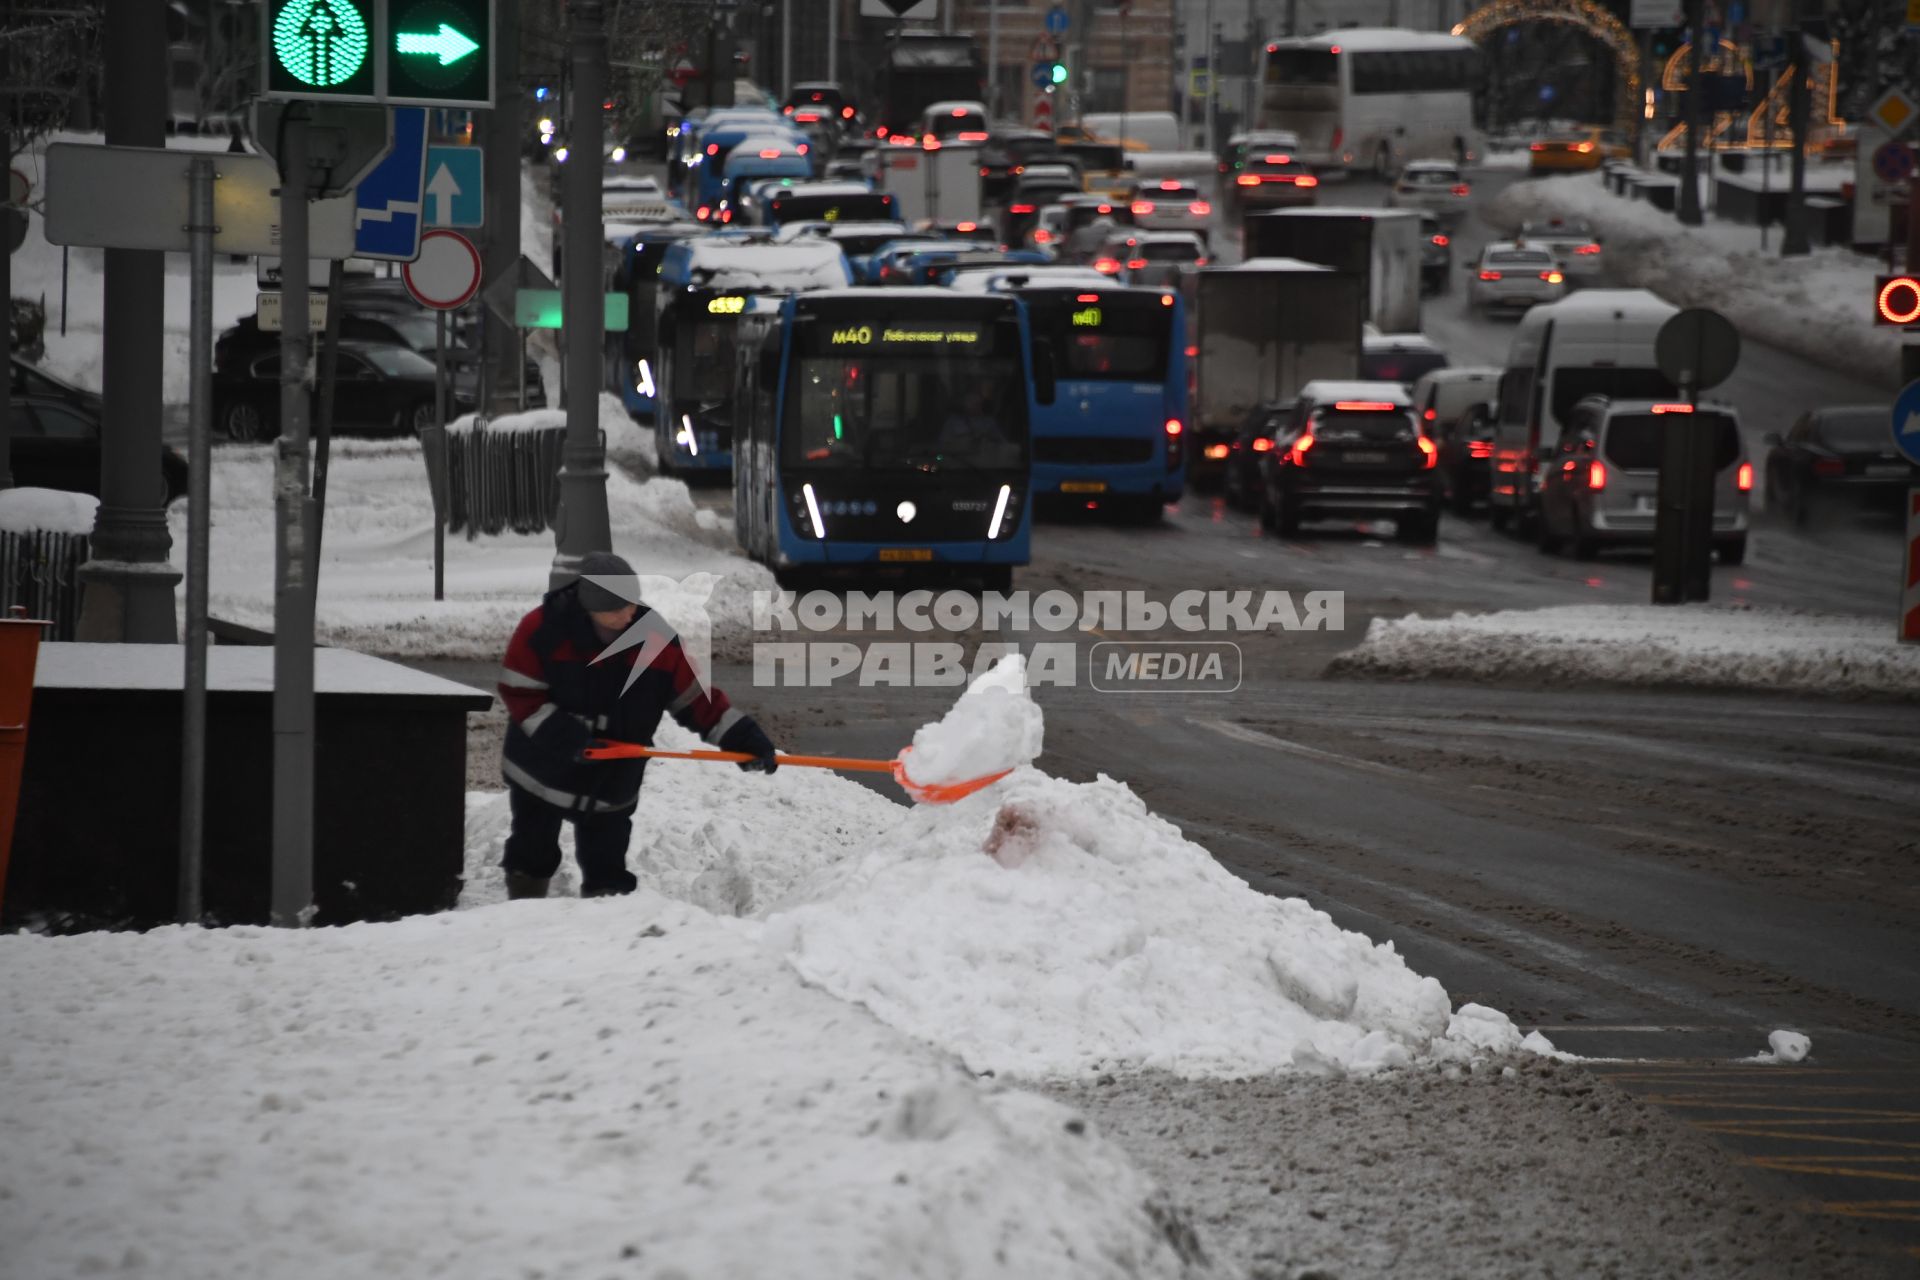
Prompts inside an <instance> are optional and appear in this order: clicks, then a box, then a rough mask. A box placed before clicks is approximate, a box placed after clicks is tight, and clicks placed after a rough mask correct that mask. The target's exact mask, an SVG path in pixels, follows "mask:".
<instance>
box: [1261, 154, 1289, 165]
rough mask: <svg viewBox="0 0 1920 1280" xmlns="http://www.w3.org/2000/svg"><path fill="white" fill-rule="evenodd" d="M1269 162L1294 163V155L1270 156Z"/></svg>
mask: <svg viewBox="0 0 1920 1280" xmlns="http://www.w3.org/2000/svg"><path fill="white" fill-rule="evenodd" d="M1267 163H1268V164H1292V163H1293V157H1292V156H1268V157H1267Z"/></svg>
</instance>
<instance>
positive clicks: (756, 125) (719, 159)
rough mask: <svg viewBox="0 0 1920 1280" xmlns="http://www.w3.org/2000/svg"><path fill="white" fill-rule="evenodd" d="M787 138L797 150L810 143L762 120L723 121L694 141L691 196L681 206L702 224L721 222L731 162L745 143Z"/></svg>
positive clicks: (778, 124) (687, 196)
mask: <svg viewBox="0 0 1920 1280" xmlns="http://www.w3.org/2000/svg"><path fill="white" fill-rule="evenodd" d="M779 136H785V137H787V138H789V139H791V141H792V142H793V143H794V145H795V147H796V150H797V148H798V147H799V146H800V145H803V144H804V143H805V142H806V139H805V138H804V137H801V136H800V135H799V134H797V133H794V132H792V130H791V129H789V128H787V127H786V126H785V125H784V124H782V123H773V124H768V123H766V122H764V121H761V120H721V121H719V122H718V123H716V124H710V125H709V127H707V128H704V129H702V130H701V131H700V133H699V135H698V136H697V137H696V138H695V139H694V144H695V148H696V150H695V152H694V154H693V157H692V158H691V160H689V162H688V163H689V165H690V166H691V167H690V168H689V169H688V170H687V194H686V195H685V196H684V197H683V198H682V201H681V203H683V204H685V205H687V206H688V207H689V208H691V209H692V210H693V216H694V217H695V219H697V220H698V221H701V222H718V221H719V220H720V214H721V205H722V204H723V203H724V202H725V200H726V198H727V161H728V160H730V159H732V157H733V152H734V148H736V147H738V146H739V145H740V144H741V143H743V142H747V141H749V140H752V141H754V142H756V144H757V142H758V140H759V139H762V138H768V137H779Z"/></svg>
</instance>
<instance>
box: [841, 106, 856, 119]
mask: <svg viewBox="0 0 1920 1280" xmlns="http://www.w3.org/2000/svg"><path fill="white" fill-rule="evenodd" d="M840 118H841V119H842V120H851V119H853V108H852V107H842V108H840Z"/></svg>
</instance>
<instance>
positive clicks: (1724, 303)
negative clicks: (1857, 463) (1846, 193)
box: [1485, 173, 1900, 388]
mask: <svg viewBox="0 0 1920 1280" xmlns="http://www.w3.org/2000/svg"><path fill="white" fill-rule="evenodd" d="M1485 217H1486V220H1487V221H1488V222H1489V223H1491V224H1492V225H1494V226H1496V227H1499V228H1501V229H1503V230H1505V231H1509V232H1510V231H1513V230H1515V229H1517V228H1518V227H1519V225H1520V224H1521V223H1522V222H1523V221H1526V220H1528V219H1534V218H1556V217H1557V218H1585V219H1586V220H1587V221H1589V222H1591V223H1592V224H1593V227H1594V230H1595V231H1596V232H1598V233H1599V235H1600V237H1601V239H1602V241H1603V242H1604V243H1605V246H1606V258H1607V268H1608V271H1609V273H1610V274H1611V276H1612V278H1613V279H1614V280H1615V281H1617V282H1618V283H1621V284H1623V285H1631V286H1635V287H1639V288H1644V289H1651V290H1653V291H1654V292H1655V293H1657V294H1659V295H1660V296H1661V297H1663V298H1666V299H1667V300H1668V301H1670V302H1674V303H1677V304H1678V305H1680V306H1686V307H1712V308H1714V309H1715V310H1717V311H1720V312H1722V313H1724V314H1725V315H1726V316H1727V318H1728V319H1730V320H1732V321H1733V323H1734V325H1735V327H1737V328H1738V329H1739V330H1740V332H1741V333H1742V334H1744V335H1745V336H1747V337H1750V338H1753V339H1755V340H1756V341H1760V342H1765V343H1767V344H1769V345H1771V346H1775V347H1778V348H1780V349H1781V350H1783V351H1792V352H1796V353H1798V354H1799V355H1802V356H1805V357H1806V358H1807V359H1809V360H1813V361H1816V362H1818V363H1821V364H1825V365H1830V366H1832V367H1834V368H1838V369H1845V370H1847V371H1849V372H1850V373H1852V374H1854V375H1855V376H1857V377H1859V378H1862V379H1864V380H1866V381H1868V382H1872V383H1876V384H1879V385H1882V386H1886V387H1889V388H1892V387H1895V386H1897V385H1898V375H1899V371H1900V332H1899V330H1897V329H1886V328H1875V327H1874V325H1873V323H1872V311H1871V307H1870V303H1871V300H1872V296H1873V277H1874V272H1875V269H1876V268H1875V262H1874V260H1873V259H1871V258H1865V257H1862V256H1860V255H1859V254H1856V253H1854V252H1852V251H1851V250H1849V249H1845V248H1823V249H1816V250H1814V251H1813V252H1812V253H1810V254H1808V255H1807V256H1805V257H1801V258H1782V257H1781V256H1780V234H1781V232H1780V228H1779V227H1773V228H1771V229H1770V231H1769V233H1768V234H1769V240H1768V243H1769V245H1770V248H1769V249H1767V250H1762V249H1761V247H1760V228H1758V227H1756V226H1744V225H1741V224H1739V223H1733V222H1723V221H1719V220H1717V219H1715V218H1714V217H1713V216H1712V215H1711V214H1709V215H1708V217H1707V221H1706V224H1705V225H1703V226H1699V227H1687V226H1682V225H1681V224H1680V222H1679V221H1678V220H1677V219H1675V218H1674V216H1673V215H1672V214H1670V213H1662V212H1661V211H1660V210H1658V209H1656V208H1654V207H1653V206H1652V205H1651V204H1648V203H1647V202H1645V201H1643V200H1629V199H1626V198H1625V197H1622V196H1616V195H1614V194H1612V193H1611V192H1609V191H1608V190H1607V188H1606V186H1605V184H1604V183H1603V182H1602V180H1601V175H1600V174H1598V173H1586V174H1577V175H1569V176H1565V177H1554V178H1537V179H1528V180H1526V181H1521V182H1515V183H1514V184H1513V185H1511V186H1509V187H1508V188H1507V189H1506V190H1505V191H1503V192H1501V193H1500V195H1499V197H1498V198H1497V199H1495V200H1494V201H1493V202H1492V203H1491V204H1490V205H1489V206H1488V207H1487V210H1486V213H1485Z"/></svg>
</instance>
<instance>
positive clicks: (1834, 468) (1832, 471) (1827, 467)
mask: <svg viewBox="0 0 1920 1280" xmlns="http://www.w3.org/2000/svg"><path fill="white" fill-rule="evenodd" d="M1813 474H1815V475H1817V476H1843V475H1845V474H1847V464H1846V463H1844V462H1842V461H1841V460H1840V459H1838V458H1815V459H1814V460H1813Z"/></svg>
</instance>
